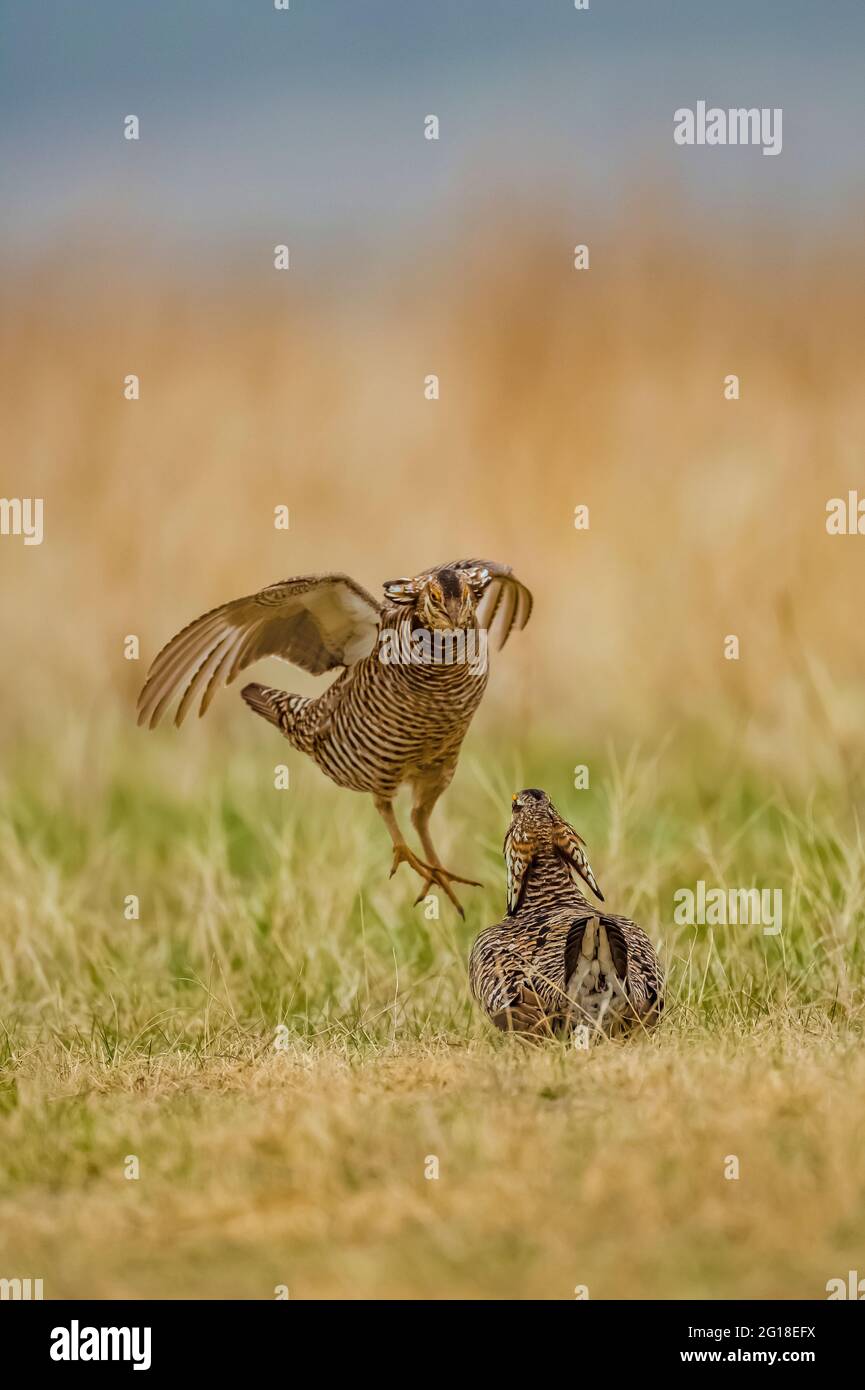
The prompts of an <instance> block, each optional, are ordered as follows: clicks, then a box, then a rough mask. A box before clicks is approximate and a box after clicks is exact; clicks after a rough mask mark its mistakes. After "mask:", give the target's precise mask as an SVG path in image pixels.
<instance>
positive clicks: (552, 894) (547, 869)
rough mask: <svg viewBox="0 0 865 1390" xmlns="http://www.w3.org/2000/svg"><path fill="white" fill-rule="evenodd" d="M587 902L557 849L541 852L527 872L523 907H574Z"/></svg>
mask: <svg viewBox="0 0 865 1390" xmlns="http://www.w3.org/2000/svg"><path fill="white" fill-rule="evenodd" d="M586 903H588V899H587V898H585V897H583V894H582V893H581V892H580V890H579V888H578V887H577V885H576V884H575V883H574V880H573V879H572V878H571V876H570V874H569V873H568V870H567V868H566V867H565V863H564V860H563V859H562V857H561V855H560V854H557V853H556V852H555V850H549V851H542V852H541V853H540V854H538V855H537V856H536V857H535V858H534V859H533V860H532V863H531V865H530V867H529V870H528V873H527V875H526V886H525V890H524V892H523V898H522V902H521V904H520V905H521V907H537V906H541V905H543V906H545V907H560V906H561V907H571V906H582V905H583V904H586Z"/></svg>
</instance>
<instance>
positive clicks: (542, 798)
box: [508, 787, 560, 854]
mask: <svg viewBox="0 0 865 1390" xmlns="http://www.w3.org/2000/svg"><path fill="white" fill-rule="evenodd" d="M559 820H560V817H559V813H558V811H557V810H556V808H555V806H554V805H553V803H552V802H551V801H550V798H549V797H548V796H547V794H546V792H542V791H540V790H539V788H538V787H526V789H525V790H524V791H521V792H514V795H513V796H512V797H511V824H510V827H509V831H508V833H509V834H511V835H513V836H514V838H515V839H517V840H519V841H520V843H521V844H524V845H527V846H529V847H530V848H531V850H532V852H533V853H535V854H537V853H539V852H540V853H542V852H543V851H544V850H552V848H553V829H554V827H555V826H556V824H557V823H558V822H559Z"/></svg>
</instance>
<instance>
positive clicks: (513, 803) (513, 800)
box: [511, 792, 517, 806]
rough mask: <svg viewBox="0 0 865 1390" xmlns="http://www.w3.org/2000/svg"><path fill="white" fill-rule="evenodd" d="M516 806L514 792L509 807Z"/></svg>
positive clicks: (515, 794)
mask: <svg viewBox="0 0 865 1390" xmlns="http://www.w3.org/2000/svg"><path fill="white" fill-rule="evenodd" d="M516 804H517V793H516V792H514V794H513V796H512V797H511V805H512V806H516Z"/></svg>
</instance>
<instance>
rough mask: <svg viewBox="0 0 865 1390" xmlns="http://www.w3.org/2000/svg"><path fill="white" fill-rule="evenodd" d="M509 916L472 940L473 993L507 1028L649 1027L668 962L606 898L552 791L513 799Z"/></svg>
mask: <svg viewBox="0 0 865 1390" xmlns="http://www.w3.org/2000/svg"><path fill="white" fill-rule="evenodd" d="M504 855H505V863H506V865H507V871H508V915H507V917H505V919H504V921H502V922H497V923H496V924H495V926H492V927H487V928H486V930H485V931H482V932H481V934H480V936H479V937H478V938H477V940H476V941H475V944H474V946H473V947H472V953H471V959H470V962H469V979H470V982H471V989H472V994H473V995H474V997H475V998H476V999H477V1001H478V1003H479V1004H481V1005H482V1007H483V1008H484V1009H485V1010H486V1012H487V1013H488V1014H489V1016H490V1018H491V1019H492V1020H493V1022H494V1023H495V1024H496V1025H497V1026H498V1027H499V1028H503V1029H508V1030H512V1031H514V1032H519V1033H527V1034H529V1035H531V1036H533V1037H541V1036H544V1035H546V1036H549V1035H551V1034H552V1033H554V1032H559V1031H562V1032H570V1031H572V1030H573V1029H574V1028H576V1027H578V1026H579V1025H580V1024H585V1025H586V1026H587V1027H588V1028H589V1030H590V1032H592V1031H593V1032H598V1031H600V1032H602V1033H604V1034H605V1035H606V1036H608V1037H617V1036H621V1035H623V1034H625V1033H627V1032H630V1031H631V1030H632V1029H634V1028H637V1027H642V1028H649V1027H651V1026H652V1025H653V1024H654V1023H656V1022H657V1020H658V1016H659V1014H660V1012H661V1009H662V1008H663V987H664V978H663V971H662V969H661V963H660V961H659V960H658V957H657V955H656V953H655V948H654V946H653V945H652V943H651V941H650V940H649V938H648V937H647V936H646V934H645V932H644V931H643V930H642V929H641V928H640V927H638V926H637V924H636V923H635V922H631V921H630V920H629V919H628V918H627V917H613V916H610V915H609V914H608V913H606V912H604V913H602V912H599V911H598V909H597V908H596V907H593V906H592V904H591V903H590V902H589V901H588V899H587V898H585V897H584V896H583V894H582V892H581V891H580V888H579V883H580V880H582V881H583V882H584V883H587V884H588V886H589V888H591V890H592V892H593V893H594V894H595V896H596V897H598V898H600V900H601V902H603V900H604V896H603V894H602V892H601V890H600V888H599V887H598V884H597V880H596V879H595V875H594V874H593V873H592V869H591V865H590V864H589V861H588V859H587V857H586V853H585V846H584V841H583V840H582V839H581V838H580V836H579V835H578V834H577V832H576V830H574V829H573V827H572V826H570V825H568V822H567V821H566V820H563V819H562V817H561V816H560V815H559V813H558V811H557V810H556V808H555V806H554V805H553V803H552V802H551V801H550V798H549V797H548V796H547V794H546V792H542V791H538V790H537V789H536V788H534V787H530V788H528V790H526V791H522V792H518V793H517V795H516V796H515V797H514V798H513V803H512V813H511V823H510V825H509V827H508V832H507V834H506V836H505V843H504Z"/></svg>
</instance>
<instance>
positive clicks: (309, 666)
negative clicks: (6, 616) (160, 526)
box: [138, 560, 532, 914]
mask: <svg viewBox="0 0 865 1390" xmlns="http://www.w3.org/2000/svg"><path fill="white" fill-rule="evenodd" d="M384 594H385V598H384V602H383V603H379V601H378V600H377V599H375V598H374V597H373V596H372V595H371V594H370V593H368V592H367V591H366V590H365V589H364V588H362V587H361V585H359V584H357V583H356V582H355V581H354V580H353V579H351V578H350V577H349V576H348V575H345V574H331V575H304V576H301V577H299V578H297V579H288V580H285V581H284V582H282V583H279V584H273V585H270V586H269V587H268V588H266V589H262V590H261V591H260V592H259V593H257V594H251V595H249V596H248V597H246V598H241V599H235V600H233V601H232V602H230V603H226V604H223V605H222V606H221V607H220V608H215V609H213V610H212V611H211V612H209V613H205V614H204V615H203V616H202V617H200V618H197V619H196V620H195V621H194V622H192V623H190V624H189V625H188V626H187V627H185V628H183V629H182V630H181V631H180V632H179V633H178V634H177V635H176V636H175V637H173V638H172V640H171V641H170V642H169V643H168V644H167V646H165V647H163V649H162V651H161V652H160V653H159V655H158V656H157V657H156V659H155V660H154V662H153V665H152V666H151V668H150V671H149V673H148V676H147V680H146V682H145V685H144V688H143V689H142V691H141V694H140V695H139V697H138V711H139V712H138V722H139V724H144V723H146V724H148V725H149V727H150V728H151V729H152V728H153V727H154V726H155V725H156V724H157V723H158V722H159V720H160V719H161V717H162V715H163V714H164V713H165V711H166V709H167V708H168V706H169V705H170V704H171V702H172V700H173V699H174V698H175V696H177V695H179V696H180V700H179V704H178V707H177V713H176V715H175V723H176V724H178V725H179V724H181V723H182V721H183V719H184V717H185V716H186V714H187V712H188V710H189V708H190V706H191V704H192V703H193V701H194V700H195V698H196V696H197V695H198V694H199V693H200V695H201V700H200V705H199V715H201V714H204V712H205V710H206V709H207V708H208V706H209V704H210V702H211V700H212V699H213V696H214V694H215V692H216V690H217V689H218V688H219V686H220V685H222V684H225V685H230V684H231V682H232V681H233V680H234V679H235V677H236V676H237V675H238V674H239V672H240V671H242V670H244V669H245V667H247V666H249V665H251V663H252V662H253V661H257V660H259V659H260V658H263V657H266V656H276V657H281V658H282V659H283V660H286V661H290V662H294V663H295V664H296V665H298V666H302V667H303V668H304V669H305V670H307V671H311V672H312V673H313V674H315V675H319V674H322V673H323V672H325V671H330V670H335V669H337V668H339V667H342V668H344V669H343V670H342V672H341V674H340V675H339V676H338V677H337V678H336V680H335V681H334V682H333V684H332V685H330V686H329V687H328V689H327V690H325V691H324V693H323V694H322V695H320V696H318V697H317V698H314V699H310V698H307V697H305V696H301V695H293V694H290V693H289V692H288V691H284V690H276V689H273V688H272V687H270V686H264V685H258V684H250V685H246V686H244V688H243V690H242V691H241V694H242V696H243V698H244V700H245V701H246V703H247V704H248V705H249V706H250V708H251V709H253V710H254V711H255V712H256V714H260V715H261V716H262V717H263V718H264V719H267V720H268V721H269V722H270V723H271V724H273V725H274V726H275V727H276V728H277V729H279V731H280V732H281V733H282V734H283V735H284V737H285V738H287V739H288V741H289V742H290V743H291V744H293V746H294V747H295V748H298V749H299V750H300V751H301V752H304V753H307V754H308V755H309V756H310V757H311V758H312V759H313V760H314V762H316V763H317V764H318V766H319V767H320V768H321V770H322V771H323V772H324V773H326V774H327V776H328V777H330V778H331V779H332V781H334V782H336V783H337V784H338V785H339V786H341V787H348V788H350V789H351V790H353V791H363V792H369V793H370V794H371V795H372V797H373V799H374V801H375V805H376V808H377V809H378V811H379V813H380V815H381V816H382V819H383V820H384V822H385V824H386V825H387V828H388V831H389V833H390V836H391V840H392V842H393V847H394V854H393V863H392V866H391V874H393V873H394V872H395V871H396V869H397V868H398V867H399V865H400V864H401V863H403V862H405V863H407V864H409V865H410V866H411V867H412V868H413V869H414V870H415V871H416V872H417V873H418V874H419V875H420V876H421V878H422V879H423V887H422V889H421V892H420V894H419V895H418V898H417V901H418V902H420V901H421V899H422V898H423V897H424V895H425V894H426V893H427V891H428V890H429V889H430V888H431V886H432V885H433V884H434V883H435V884H438V885H439V886H440V887H441V888H442V889H443V891H444V892H445V893H446V894H447V896H448V897H449V898H450V900H451V901H452V902H453V904H454V905H455V907H456V908H457V910H458V911H459V912H460V913H461V914H462V907H461V906H460V903H459V900H458V898H457V896H456V894H455V893H454V890H453V887H452V884H453V883H454V882H456V883H468V884H472V885H474V886H478V885H476V884H475V880H473V879H467V878H461V877H460V876H459V875H458V874H454V873H450V872H449V871H448V870H447V869H445V868H444V866H443V865H442V863H441V860H440V859H439V857H438V854H437V853H436V850H435V847H434V845H433V842H432V839H431V836H430V830H429V818H430V815H431V813H432V809H433V807H434V806H435V803H436V801H437V800H438V798H439V797H440V796H441V794H442V792H443V791H444V790H445V789H446V787H447V786H448V784H449V783H450V781H451V778H452V777H453V774H454V770H455V768H456V764H457V759H458V757H459V751H460V746H461V744H462V741H463V738H464V737H465V734H466V730H467V729H468V726H469V724H470V722H471V719H472V716H473V715H474V712H475V710H476V709H477V707H478V705H479V703H480V701H481V698H482V696H483V693H484V690H485V689H486V684H487V675H488V672H487V666H486V650H487V648H486V635H487V633H488V632H489V631H490V630H491V629H493V628H495V629H496V630H497V631H498V632H499V634H500V641H499V645H500V646H504V644H505V642H506V641H507V639H508V636H509V635H510V633H511V631H512V630H513V628H514V627H515V626H516V627H518V628H523V627H525V625H526V623H527V622H528V619H529V616H530V614H531V610H532V596H531V594H530V593H529V591H528V589H526V587H525V586H524V585H523V584H521V583H520V582H519V580H518V579H516V578H515V577H514V575H513V574H512V572H511V570H510V568H509V567H508V566H506V565H500V564H496V563H495V562H494V561H491V560H456V561H453V562H451V563H450V564H446V565H437V566H435V567H434V568H432V569H430V570H425V571H423V572H422V573H421V574H419V575H416V576H415V577H414V578H405V579H395V580H390V581H388V582H387V583H386V584H385V586H384ZM385 639H387V641H385ZM427 639H429V640H427ZM433 648H434V649H435V652H437V653H438V654H439V656H440V657H441V658H442V659H436V656H435V654H434V652H433ZM427 654H431V659H429V660H425V659H424V658H425V655H427ZM404 783H408V784H409V785H410V786H411V787H412V790H413V793H414V805H413V809H412V822H413V824H414V826H415V829H416V830H417V832H418V835H419V837H420V841H421V845H422V847H423V852H424V854H425V856H426V858H425V859H421V858H419V857H418V856H417V855H416V854H415V853H414V852H413V851H412V850H411V849H410V848H409V846H408V845H407V843H406V841H405V839H404V837H403V835H402V832H401V830H400V828H399V825H398V823H397V820H396V816H395V814H394V810H393V798H394V796H395V795H396V792H397V790H398V789H399V787H400V786H402V785H403V784H404Z"/></svg>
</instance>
